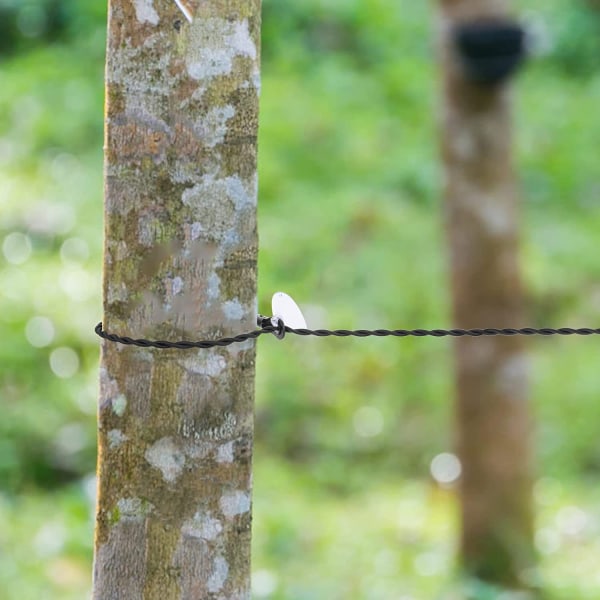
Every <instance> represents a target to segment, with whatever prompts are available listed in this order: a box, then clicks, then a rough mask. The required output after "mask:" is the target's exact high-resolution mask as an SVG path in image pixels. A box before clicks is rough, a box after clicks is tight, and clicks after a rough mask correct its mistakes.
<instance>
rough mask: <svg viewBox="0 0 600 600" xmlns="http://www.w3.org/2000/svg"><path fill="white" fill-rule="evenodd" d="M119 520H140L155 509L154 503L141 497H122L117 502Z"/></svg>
mask: <svg viewBox="0 0 600 600" xmlns="http://www.w3.org/2000/svg"><path fill="white" fill-rule="evenodd" d="M117 509H118V514H119V520H123V519H128V520H133V521H139V520H142V519H143V518H145V517H146V515H148V514H149V513H151V512H152V511H153V510H154V505H153V504H152V503H151V502H148V501H147V500H142V499H141V498H122V499H121V500H119V501H118V502H117Z"/></svg>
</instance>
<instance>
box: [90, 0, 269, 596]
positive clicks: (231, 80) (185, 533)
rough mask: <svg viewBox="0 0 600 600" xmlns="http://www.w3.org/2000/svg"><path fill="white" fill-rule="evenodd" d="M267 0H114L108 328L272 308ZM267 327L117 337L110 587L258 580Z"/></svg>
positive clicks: (224, 317) (243, 588)
mask: <svg viewBox="0 0 600 600" xmlns="http://www.w3.org/2000/svg"><path fill="white" fill-rule="evenodd" d="M259 34H260V5H259V0H248V1H242V0H228V1H225V0H209V1H208V2H202V3H201V2H199V0H194V1H193V2H192V1H189V0H188V1H187V2H186V3H185V4H183V2H181V1H179V0H178V1H177V2H176V1H174V0H133V1H130V0H111V1H110V4H109V32H108V56H107V70H106V140H105V186H106V189H105V198H106V200H105V262H104V328H105V329H106V330H108V331H110V332H115V333H119V334H121V335H128V336H131V337H146V338H155V339H156V338H159V339H169V340H178V339H201V338H209V337H211V336H212V337H220V336H229V335H235V334H238V333H241V332H242V331H247V330H249V329H253V328H254V326H255V324H256V323H255V321H256V257H257V235H256V192H257V179H256V136H257V116H258V115H257V113H258V93H259V47H260V46H259ZM254 359H255V352H254V343H253V342H251V341H250V342H246V343H243V344H236V345H232V346H228V347H226V348H213V349H209V350H184V351H181V350H171V349H169V350H163V349H158V350H156V349H145V348H137V347H132V346H122V345H119V344H115V343H112V342H108V341H105V342H103V345H102V364H101V376H100V403H99V458H98V475H99V497H98V508H97V521H96V544H95V564H94V598H95V599H97V600H99V599H107V600H108V599H121V598H123V599H127V600H136V599H142V598H143V599H156V600H169V599H172V598H173V599H174V598H177V599H179V598H182V599H186V600H191V599H210V598H219V599H220V600H222V599H233V598H235V599H242V598H249V597H250V591H249V583H250V535H251V534H250V523H251V482H252V473H251V457H252V433H253V395H254V362H255V360H254Z"/></svg>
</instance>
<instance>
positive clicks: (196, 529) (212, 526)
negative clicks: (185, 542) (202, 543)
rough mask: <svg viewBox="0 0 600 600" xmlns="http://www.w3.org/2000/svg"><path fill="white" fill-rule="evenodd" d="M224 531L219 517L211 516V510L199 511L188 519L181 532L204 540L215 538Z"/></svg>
mask: <svg viewBox="0 0 600 600" xmlns="http://www.w3.org/2000/svg"><path fill="white" fill-rule="evenodd" d="M221 531H223V525H221V521H219V519H215V518H213V517H212V516H211V514H210V512H207V513H203V512H200V511H199V512H197V513H196V514H195V515H194V517H193V518H192V519H188V520H187V521H185V522H184V524H183V526H182V527H181V533H182V534H183V535H185V536H188V537H194V538H199V539H203V540H208V541H212V540H215V539H216V538H217V537H218V536H219V534H220V533H221Z"/></svg>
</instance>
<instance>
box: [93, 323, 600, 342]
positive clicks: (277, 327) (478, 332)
mask: <svg viewBox="0 0 600 600" xmlns="http://www.w3.org/2000/svg"><path fill="white" fill-rule="evenodd" d="M258 325H259V327H260V329H256V330H254V331H250V332H249V333H242V334H240V335H236V336H235V337H225V338H220V339H217V340H201V341H198V342H188V341H185V340H181V341H178V342H167V341H163V340H145V339H133V338H130V337H126V336H120V335H116V334H114V333H108V332H106V331H104V330H103V329H102V323H98V325H96V328H95V332H96V333H97V334H98V335H99V336H100V337H101V338H104V339H105V340H109V341H111V342H119V343H120V344H126V345H129V346H141V347H143V348H148V347H151V348H177V349H179V350H187V349H189V348H214V347H215V346H229V345H230V344H235V343H238V342H245V341H246V340H250V339H256V338H258V337H260V336H261V335H263V334H265V333H273V334H275V336H276V337H278V338H279V339H283V337H284V336H285V334H286V333H293V334H295V335H304V336H307V335H314V336H317V337H328V336H336V337H351V336H352V337H369V336H377V337H388V336H394V337H409V336H414V337H426V336H431V337H447V336H451V337H465V336H469V337H482V336H494V335H545V336H548V335H597V334H600V329H590V328H588V327H581V328H579V329H572V328H570V327H561V328H560V329H551V328H549V327H543V328H541V329H535V328H533V327H523V328H521V329H512V328H503V329H494V328H487V329H352V330H351V329H292V328H291V327H288V326H287V325H285V324H284V322H283V321H282V320H281V319H279V318H278V317H263V316H261V315H259V316H258Z"/></svg>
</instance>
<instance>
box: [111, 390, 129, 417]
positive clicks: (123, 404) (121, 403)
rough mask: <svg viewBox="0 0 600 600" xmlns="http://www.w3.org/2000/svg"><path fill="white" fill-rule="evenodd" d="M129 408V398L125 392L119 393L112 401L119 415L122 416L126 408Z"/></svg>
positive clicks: (113, 407)
mask: <svg viewBox="0 0 600 600" xmlns="http://www.w3.org/2000/svg"><path fill="white" fill-rule="evenodd" d="M126 408H127V398H125V396H124V395H123V394H119V395H118V396H117V397H116V398H114V399H113V401H112V410H113V413H115V415H117V417H122V416H123V415H124V414H125V409H126Z"/></svg>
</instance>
